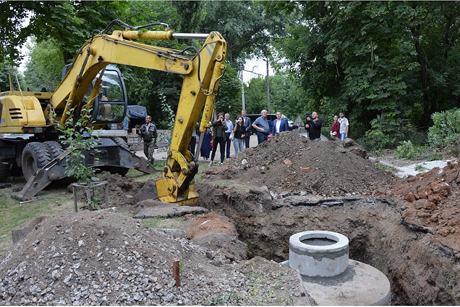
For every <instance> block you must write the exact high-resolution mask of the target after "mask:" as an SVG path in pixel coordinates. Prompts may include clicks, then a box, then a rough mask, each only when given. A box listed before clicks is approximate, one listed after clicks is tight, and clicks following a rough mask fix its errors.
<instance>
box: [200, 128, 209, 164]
mask: <svg viewBox="0 0 460 307" xmlns="http://www.w3.org/2000/svg"><path fill="white" fill-rule="evenodd" d="M210 153H211V128H208V129H206V132H205V133H204V134H203V143H201V156H202V157H203V159H205V160H208V159H209V154H210Z"/></svg>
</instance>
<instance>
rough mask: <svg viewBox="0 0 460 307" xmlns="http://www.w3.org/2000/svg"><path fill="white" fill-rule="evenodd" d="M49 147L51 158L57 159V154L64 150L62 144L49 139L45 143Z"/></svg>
mask: <svg viewBox="0 0 460 307" xmlns="http://www.w3.org/2000/svg"><path fill="white" fill-rule="evenodd" d="M44 144H45V145H46V147H47V149H48V153H49V155H50V158H51V160H53V159H55V158H56V157H57V156H59V155H60V154H62V153H63V152H64V149H63V148H62V146H61V144H59V143H58V142H56V141H47V142H45V143H44Z"/></svg>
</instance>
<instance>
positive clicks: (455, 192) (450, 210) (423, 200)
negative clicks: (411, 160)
mask: <svg viewBox="0 0 460 307" xmlns="http://www.w3.org/2000/svg"><path fill="white" fill-rule="evenodd" d="M459 174H460V163H459V161H458V160H452V161H450V162H448V164H447V166H446V167H444V168H443V169H442V170H441V169H439V168H433V169H432V170H431V171H429V172H426V173H419V174H418V175H417V176H409V177H407V178H405V179H403V180H401V181H400V182H399V184H398V185H395V186H394V187H393V189H392V191H393V192H394V193H395V194H396V195H398V196H400V197H401V198H403V199H404V200H405V201H406V202H405V206H404V207H403V215H402V222H403V223H405V224H407V225H408V226H409V227H411V228H413V229H414V230H419V231H423V232H426V233H429V234H432V235H433V236H434V242H437V243H438V244H440V245H441V246H443V247H444V248H445V249H446V251H447V252H448V253H449V254H453V255H454V256H455V257H456V258H459V259H460V232H459V230H458V227H459V226H460V211H459V207H458V206H459V205H458V199H459V196H460V191H459V189H458V185H459V184H460V175H459Z"/></svg>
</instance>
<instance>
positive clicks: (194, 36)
mask: <svg viewBox="0 0 460 307" xmlns="http://www.w3.org/2000/svg"><path fill="white" fill-rule="evenodd" d="M208 36H209V34H202V33H173V34H172V37H173V38H174V39H206V38H208Z"/></svg>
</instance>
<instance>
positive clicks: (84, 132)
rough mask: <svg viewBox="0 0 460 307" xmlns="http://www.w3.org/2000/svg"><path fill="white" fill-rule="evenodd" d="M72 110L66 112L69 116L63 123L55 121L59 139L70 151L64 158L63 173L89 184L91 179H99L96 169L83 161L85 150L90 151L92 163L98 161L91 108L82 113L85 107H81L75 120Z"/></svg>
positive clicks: (91, 181)
mask: <svg viewBox="0 0 460 307" xmlns="http://www.w3.org/2000/svg"><path fill="white" fill-rule="evenodd" d="M72 112H73V110H70V111H69V112H68V115H70V117H69V119H68V120H67V121H66V122H65V123H64V124H60V123H59V122H57V123H56V128H57V130H58V131H59V132H61V134H62V135H60V136H59V139H60V140H61V143H62V144H63V145H64V146H65V147H66V149H67V150H69V152H70V153H69V155H68V156H67V158H66V159H67V164H68V166H67V168H66V171H65V174H66V175H67V176H68V177H72V178H75V179H76V180H77V182H79V183H85V184H86V185H87V186H91V184H92V183H93V181H97V180H99V179H98V178H97V177H96V169H95V168H93V167H92V165H88V164H87V163H85V160H86V159H85V152H90V155H91V156H93V158H92V160H93V161H94V162H93V164H94V163H95V162H97V161H98V158H97V156H96V155H95V154H96V153H97V152H98V150H97V149H96V147H97V145H98V142H97V139H96V138H95V137H94V136H93V135H92V133H93V132H94V129H93V128H92V127H91V115H90V112H91V110H89V111H88V114H84V113H85V109H83V111H82V114H81V116H80V118H79V119H78V120H77V121H74V120H73V115H72Z"/></svg>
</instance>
